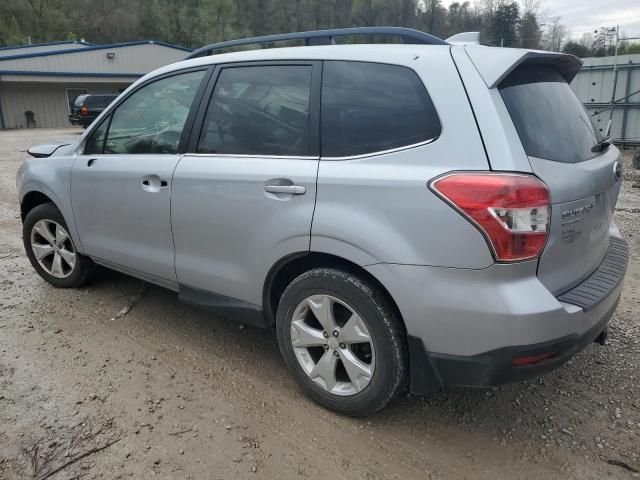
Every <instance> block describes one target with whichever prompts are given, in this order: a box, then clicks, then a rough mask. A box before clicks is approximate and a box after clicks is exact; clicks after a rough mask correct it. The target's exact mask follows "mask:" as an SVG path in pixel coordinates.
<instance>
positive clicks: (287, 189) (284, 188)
mask: <svg viewBox="0 0 640 480" xmlns="http://www.w3.org/2000/svg"><path fill="white" fill-rule="evenodd" d="M264 191H265V192H268V193H288V194H289V195H304V194H305V193H306V191H307V189H306V188H304V187H303V186H302V185H265V186H264Z"/></svg>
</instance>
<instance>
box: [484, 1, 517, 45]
mask: <svg viewBox="0 0 640 480" xmlns="http://www.w3.org/2000/svg"><path fill="white" fill-rule="evenodd" d="M519 23H520V9H519V7H518V4H517V3H516V2H512V3H500V4H499V5H498V7H497V8H496V11H495V14H494V16H493V19H492V22H491V40H492V43H493V44H494V45H500V46H504V47H515V46H516V40H517V29H518V24H519Z"/></svg>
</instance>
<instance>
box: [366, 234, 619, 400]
mask: <svg viewBox="0 0 640 480" xmlns="http://www.w3.org/2000/svg"><path fill="white" fill-rule="evenodd" d="M611 233H612V235H611V237H612V239H611V244H612V246H611V247H610V249H609V250H610V251H609V252H608V254H607V257H605V260H604V261H603V262H602V264H601V266H600V267H599V268H598V269H597V270H596V271H595V272H593V274H592V275H591V276H590V277H589V278H587V279H586V280H585V281H584V282H582V283H581V284H580V285H578V286H576V287H575V288H574V289H572V290H571V291H569V292H565V293H563V294H562V295H560V296H559V297H557V298H556V297H554V296H553V295H552V294H551V292H550V291H549V290H548V289H547V288H546V287H545V286H544V285H543V284H542V283H541V282H540V281H539V280H538V278H537V276H536V262H524V263H520V264H513V265H498V264H496V265H494V266H492V267H489V268H487V269H484V270H460V269H444V268H434V267H415V266H400V265H395V266H390V265H386V266H385V267H384V268H383V267H382V266H381V265H374V266H371V267H369V270H370V271H371V272H372V273H373V274H374V275H376V276H377V278H378V279H380V281H381V282H383V284H384V285H385V286H386V287H387V288H388V289H389V291H390V293H391V295H392V296H393V297H394V299H395V300H396V303H397V304H398V307H399V309H400V312H401V313H402V315H403V319H404V320H405V324H406V327H407V333H408V342H409V351H410V357H411V391H412V392H414V393H426V392H429V391H433V390H437V389H439V388H441V387H443V386H445V385H460V386H491V385H498V384H501V383H507V382H512V381H517V380H522V379H526V378H531V377H535V376H538V375H541V374H543V373H546V372H548V371H550V370H553V369H554V368H557V367H559V366H560V365H562V364H563V363H565V362H566V361H567V360H569V359H570V358H571V357H572V356H574V355H575V354H576V353H578V352H579V351H580V350H582V349H583V348H585V347H586V346H587V345H588V344H589V343H591V342H592V341H593V340H594V339H595V338H596V337H598V335H599V334H600V333H601V332H602V331H603V330H605V329H606V326H607V323H608V321H609V319H610V318H611V316H612V315H613V312H614V311H615V309H616V307H617V304H618V301H619V299H620V294H621V291H622V280H623V277H624V272H625V270H626V266H627V257H628V253H627V247H626V243H625V242H624V241H623V240H622V239H620V238H619V237H618V233H617V229H615V227H613V228H612V232H611ZM612 257H615V258H613V263H615V265H616V267H615V268H616V271H615V272H613V271H612ZM385 274H386V275H385ZM392 279H393V282H391V283H388V282H390V280H392ZM394 282H395V283H394ZM605 284H606V287H605V286H604V285H605ZM589 288H591V289H592V290H593V291H591V290H590V289H589ZM596 291H597V292H598V293H597V294H596ZM572 295H573V296H572ZM570 298H573V299H574V301H573V303H570V302H569V301H568V300H569V299H570ZM578 299H582V300H584V302H583V303H582V304H580V302H579V301H578ZM538 354H550V355H552V356H550V357H549V358H547V359H545V360H542V361H539V362H538V363H535V364H530V365H522V366H519V365H514V359H515V358H519V357H525V356H526V357H528V356H534V355H538Z"/></svg>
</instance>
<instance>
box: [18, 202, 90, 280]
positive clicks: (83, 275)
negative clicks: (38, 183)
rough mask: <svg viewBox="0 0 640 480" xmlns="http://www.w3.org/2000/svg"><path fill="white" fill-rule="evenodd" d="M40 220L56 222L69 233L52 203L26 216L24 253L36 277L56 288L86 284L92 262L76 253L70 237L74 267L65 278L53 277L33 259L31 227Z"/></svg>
mask: <svg viewBox="0 0 640 480" xmlns="http://www.w3.org/2000/svg"><path fill="white" fill-rule="evenodd" d="M40 220H49V221H53V222H56V223H57V224H59V225H61V226H62V227H63V228H64V229H65V230H66V231H67V232H69V228H68V227H67V223H66V222H65V221H64V217H63V216H62V214H61V213H60V211H59V210H58V209H57V208H56V206H55V205H54V204H52V203H43V204H41V205H38V206H37V207H35V208H33V209H32V210H31V211H30V212H29V213H28V214H27V216H26V218H25V219H24V223H23V225H22V240H23V243H24V248H25V251H26V253H27V257H28V258H29V261H30V262H31V265H33V268H34V269H35V271H36V272H38V275H40V276H41V277H42V278H43V279H44V280H46V281H47V282H48V283H50V284H51V285H53V286H54V287H58V288H77V287H81V286H82V285H84V284H85V283H87V281H88V280H89V277H90V274H91V270H92V267H93V262H92V261H91V259H90V258H88V257H85V256H84V255H81V254H80V253H78V251H77V249H76V247H75V245H74V243H73V240H72V239H71V237H70V236H69V239H68V242H70V243H71V245H72V246H73V251H74V252H75V265H74V266H73V268H72V269H71V271H70V272H69V273H68V274H67V276H65V277H64V278H58V277H55V276H54V275H51V274H50V273H49V272H47V271H46V270H45V269H44V268H43V267H42V266H41V265H40V263H39V262H38V260H37V259H36V257H35V254H34V252H33V248H32V246H31V231H32V229H33V226H34V225H35V224H36V223H37V222H39V221H40Z"/></svg>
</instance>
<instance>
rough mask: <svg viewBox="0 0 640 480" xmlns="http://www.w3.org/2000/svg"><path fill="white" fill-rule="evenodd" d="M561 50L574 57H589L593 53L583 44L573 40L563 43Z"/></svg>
mask: <svg viewBox="0 0 640 480" xmlns="http://www.w3.org/2000/svg"><path fill="white" fill-rule="evenodd" d="M562 51H563V52H564V53H570V54H571V55H575V56H576V57H580V58H584V57H589V56H591V55H592V53H593V52H591V50H589V49H588V48H587V47H585V46H584V45H582V44H580V43H578V42H573V41H569V42H567V43H565V45H564V48H563V49H562Z"/></svg>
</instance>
